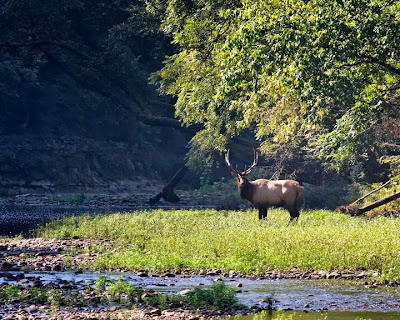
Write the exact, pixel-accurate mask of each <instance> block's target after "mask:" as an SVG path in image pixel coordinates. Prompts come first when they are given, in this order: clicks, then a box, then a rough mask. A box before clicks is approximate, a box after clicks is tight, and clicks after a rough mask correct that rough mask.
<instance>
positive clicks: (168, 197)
mask: <svg viewBox="0 0 400 320" xmlns="http://www.w3.org/2000/svg"><path fill="white" fill-rule="evenodd" d="M187 170H188V167H187V166H186V165H183V166H182V167H181V168H180V169H179V170H178V171H177V172H176V173H175V174H174V176H173V177H172V179H171V180H170V181H169V182H168V184H167V185H166V186H165V187H164V188H163V189H162V190H161V192H160V193H158V194H157V195H156V196H154V197H153V198H150V199H149V204H151V205H153V204H156V203H157V202H158V201H160V199H161V198H164V200H165V201H168V202H172V203H178V202H179V200H180V199H179V197H178V196H177V195H176V194H175V193H174V188H175V186H176V185H177V184H178V182H179V181H181V180H182V178H183V177H184V175H185V174H186V172H187Z"/></svg>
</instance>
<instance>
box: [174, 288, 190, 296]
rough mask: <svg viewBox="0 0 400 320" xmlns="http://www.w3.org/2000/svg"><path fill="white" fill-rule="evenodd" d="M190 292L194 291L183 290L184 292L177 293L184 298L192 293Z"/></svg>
mask: <svg viewBox="0 0 400 320" xmlns="http://www.w3.org/2000/svg"><path fill="white" fill-rule="evenodd" d="M192 292H194V291H193V290H191V289H185V290H182V291H179V292H178V295H180V296H186V295H188V294H189V293H192Z"/></svg>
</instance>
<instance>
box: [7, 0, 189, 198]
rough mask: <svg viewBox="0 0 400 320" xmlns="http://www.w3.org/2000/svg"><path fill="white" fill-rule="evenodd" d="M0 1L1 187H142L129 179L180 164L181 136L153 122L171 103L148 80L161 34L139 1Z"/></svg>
mask: <svg viewBox="0 0 400 320" xmlns="http://www.w3.org/2000/svg"><path fill="white" fill-rule="evenodd" d="M0 4H1V5H0V7H1V11H0V12H1V15H0V21H1V22H0V24H1V31H0V56H1V59H0V110H1V112H0V172H1V173H0V184H1V186H2V188H3V190H4V191H6V192H10V191H15V192H19V190H21V189H37V190H43V189H48V190H52V189H64V190H79V189H86V188H99V187H104V188H106V187H109V186H110V185H114V186H115V187H117V189H118V186H120V187H121V188H122V189H123V188H127V189H131V188H136V187H137V185H139V186H140V185H141V186H142V187H145V185H144V184H143V183H142V182H141V181H139V182H137V178H138V177H144V178H146V179H148V180H151V179H153V180H154V179H167V178H168V177H170V175H172V174H173V173H174V171H175V170H177V169H178V168H179V166H180V165H182V164H183V162H184V157H185V153H186V150H185V146H186V144H187V142H188V140H189V139H190V134H187V133H186V132H185V130H180V128H179V124H178V123H177V121H176V122H174V121H172V124H169V123H168V121H166V122H165V121H164V122H163V121H161V122H160V121H158V119H157V118H167V119H171V120H172V119H173V113H174V111H173V105H172V103H173V101H172V100H171V99H170V98H165V97H164V98H162V97H160V96H159V94H158V93H157V92H156V90H155V87H154V86H151V85H149V84H148V77H149V74H150V73H151V72H154V71H156V70H158V69H160V68H161V67H162V61H163V59H164V56H165V55H166V54H168V53H169V52H171V46H170V44H169V42H170V40H169V39H166V38H165V37H164V36H162V35H160V34H159V33H157V32H153V31H152V30H148V32H147V31H146V30H147V29H148V28H151V27H152V25H151V23H152V22H151V21H149V22H146V21H142V18H144V16H143V15H141V12H140V10H141V9H143V6H141V7H137V8H136V10H138V11H136V12H135V11H131V10H128V7H130V6H132V1H104V2H98V1H30V0H27V1H19V0H18V1H1V3H0ZM146 23H147V24H146ZM154 28H155V27H154ZM154 30H156V29H154ZM164 120H165V119H164Z"/></svg>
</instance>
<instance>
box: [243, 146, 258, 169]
mask: <svg viewBox="0 0 400 320" xmlns="http://www.w3.org/2000/svg"><path fill="white" fill-rule="evenodd" d="M253 154H254V160H253V163H252V164H251V166H250V168H248V169H246V170H245V171H244V172H245V174H246V175H249V174H250V173H251V170H252V169H253V168H254V167H255V166H256V165H257V162H258V153H257V151H256V149H253Z"/></svg>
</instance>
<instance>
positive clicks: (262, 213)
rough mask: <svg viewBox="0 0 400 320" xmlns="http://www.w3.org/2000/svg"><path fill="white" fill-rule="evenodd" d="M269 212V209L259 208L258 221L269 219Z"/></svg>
mask: <svg viewBox="0 0 400 320" xmlns="http://www.w3.org/2000/svg"><path fill="white" fill-rule="evenodd" d="M267 212H268V208H263V207H260V208H258V219H260V220H262V219H267Z"/></svg>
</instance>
